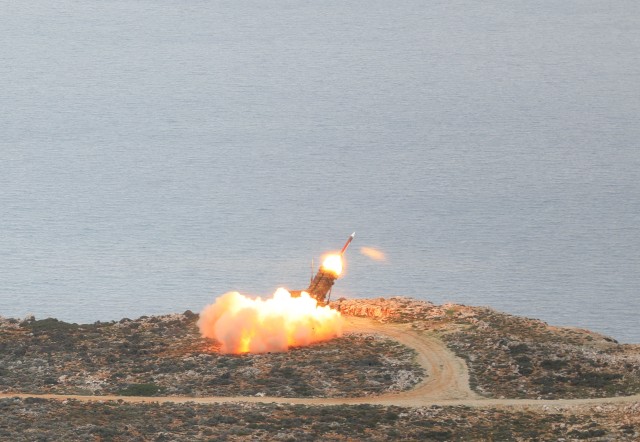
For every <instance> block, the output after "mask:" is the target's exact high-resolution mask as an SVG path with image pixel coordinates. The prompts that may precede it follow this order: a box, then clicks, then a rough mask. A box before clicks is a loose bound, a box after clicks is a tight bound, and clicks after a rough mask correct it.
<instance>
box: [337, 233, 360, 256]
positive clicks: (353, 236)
mask: <svg viewBox="0 0 640 442" xmlns="http://www.w3.org/2000/svg"><path fill="white" fill-rule="evenodd" d="M355 237H356V232H353V233H352V234H351V235H350V236H349V238H348V239H347V242H346V243H344V246H342V250H340V255H341V256H342V255H344V252H346V251H347V247H349V244H351V241H353V238H355Z"/></svg>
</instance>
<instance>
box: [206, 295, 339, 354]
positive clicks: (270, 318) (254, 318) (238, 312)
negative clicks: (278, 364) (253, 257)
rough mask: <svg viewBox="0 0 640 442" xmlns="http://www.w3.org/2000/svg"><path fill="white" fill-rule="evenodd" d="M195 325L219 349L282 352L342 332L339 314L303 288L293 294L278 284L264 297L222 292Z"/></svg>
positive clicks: (325, 339) (223, 350) (228, 351)
mask: <svg viewBox="0 0 640 442" xmlns="http://www.w3.org/2000/svg"><path fill="white" fill-rule="evenodd" d="M198 327H199V329H200V333H201V334H202V336H203V337H205V338H211V339H215V340H217V341H218V342H220V344H222V348H221V352H222V353H236V354H239V353H248V352H251V353H266V352H282V351H287V350H288V349H289V347H292V346H304V345H309V344H312V343H315V342H321V341H327V340H329V339H333V338H335V337H339V336H342V317H341V315H340V312H338V311H336V310H332V309H331V308H329V307H328V306H323V307H319V306H318V305H317V301H316V300H315V299H313V298H311V297H310V296H309V294H308V293H306V292H302V293H301V295H300V296H299V297H295V298H294V297H292V296H291V294H290V293H289V292H288V291H287V290H285V289H283V288H279V289H278V290H277V291H276V292H275V294H274V295H273V297H272V298H269V299H264V300H263V299H261V298H256V299H251V298H248V297H246V296H243V295H241V294H240V293H238V292H229V293H226V294H224V295H222V296H221V297H219V298H217V299H216V301H215V303H213V304H211V305H208V306H207V307H205V308H204V310H203V311H202V312H201V313H200V319H199V320H198Z"/></svg>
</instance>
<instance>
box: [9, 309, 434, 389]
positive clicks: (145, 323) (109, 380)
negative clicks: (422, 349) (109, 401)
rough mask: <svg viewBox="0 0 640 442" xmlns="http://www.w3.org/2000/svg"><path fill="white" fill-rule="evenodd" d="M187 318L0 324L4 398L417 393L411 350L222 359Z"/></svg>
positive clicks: (377, 342)
mask: <svg viewBox="0 0 640 442" xmlns="http://www.w3.org/2000/svg"><path fill="white" fill-rule="evenodd" d="M196 320H197V315H194V314H193V313H191V312H185V313H184V314H174V315H168V316H159V317H142V318H139V319H136V320H129V319H123V320H121V321H119V322H111V323H95V324H90V325H77V324H68V323H64V322H60V321H57V320H55V319H43V320H36V319H34V318H28V319H27V320H23V321H18V320H12V319H2V320H0V391H3V392H12V391H14V392H26V393H56V394H89V395H93V394H95V395H100V394H125V395H141V396H154V395H187V396H232V395H243V396H256V395H258V396H260V395H263V396H283V397H349V396H366V395H372V394H381V393H384V392H389V391H401V390H406V389H409V388H411V387H412V386H413V385H415V384H416V383H417V382H418V381H419V380H420V379H422V377H423V376H424V372H423V370H422V368H421V367H419V366H418V365H417V364H416V363H415V362H414V357H415V352H414V351H413V350H412V349H409V348H407V347H405V346H403V345H401V344H399V343H397V342H395V341H392V340H389V339H385V338H381V337H379V336H374V335H365V334H349V335H346V336H344V337H342V338H339V339H334V340H332V341H329V342H326V343H320V344H316V345H313V346H310V347H301V348H294V349H292V350H290V351H289V352H286V353H271V354H261V355H243V356H235V355H222V354H220V353H218V352H217V344H216V343H215V342H213V341H209V340H205V339H202V338H201V337H200V336H199V334H198V330H197V327H196V325H195V322H196Z"/></svg>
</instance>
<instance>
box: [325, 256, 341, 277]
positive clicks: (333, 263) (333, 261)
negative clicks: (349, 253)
mask: <svg viewBox="0 0 640 442" xmlns="http://www.w3.org/2000/svg"><path fill="white" fill-rule="evenodd" d="M322 268H323V269H324V270H325V271H328V272H331V273H333V274H335V275H336V276H340V274H341V273H342V255H338V254H332V255H327V256H325V258H324V260H323V261H322Z"/></svg>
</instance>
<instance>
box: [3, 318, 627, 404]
mask: <svg viewBox="0 0 640 442" xmlns="http://www.w3.org/2000/svg"><path fill="white" fill-rule="evenodd" d="M345 331H346V332H347V333H349V332H354V333H377V334H381V335H386V336H389V337H390V338H392V339H395V340H397V341H399V342H400V343H402V344H404V345H406V346H407V347H411V348H413V349H415V350H416V352H417V354H418V363H419V364H420V365H422V367H424V369H425V370H426V372H427V374H428V375H427V377H426V379H425V380H423V381H422V382H421V383H420V384H418V385H417V386H416V387H415V388H414V389H412V390H409V391H404V392H400V393H389V394H384V395H380V396H368V397H359V398H282V397H268V396H265V397H254V396H229V397H222V396H216V397H198V398H194V397H184V396H180V397H179V396H167V397H142V396H79V395H53V394H42V395H37V394H19V393H0V398H6V397H21V398H26V397H39V398H43V399H56V400H65V399H76V400H80V401H93V402H96V401H109V400H118V401H123V402H128V403H141V402H158V403H165V402H172V403H186V402H194V403H198V404H211V403H229V402H251V403H273V402H275V403H282V404H306V405H342V404H351V405H356V404H378V405H398V406H405V407H421V406H429V405H466V406H472V407H496V406H497V407H521V408H522V407H524V408H532V407H561V408H564V407H570V406H575V405H588V404H606V403H630V402H640V395H634V396H625V397H612V398H598V399H560V400H535V399H486V398H482V397H480V396H478V395H477V394H476V393H474V392H473V391H471V389H470V388H469V373H468V371H467V366H466V364H465V363H464V361H463V360H462V359H460V358H458V357H456V356H455V355H454V354H453V353H452V352H451V351H450V350H449V349H448V348H447V347H446V346H445V345H444V343H443V342H442V341H440V340H439V339H437V338H435V337H433V336H430V335H429V334H428V333H426V332H422V331H417V330H413V329H412V328H411V327H410V326H409V325H407V324H381V323H379V322H375V321H372V320H370V319H364V318H354V317H348V318H347V323H346V327H345Z"/></svg>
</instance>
